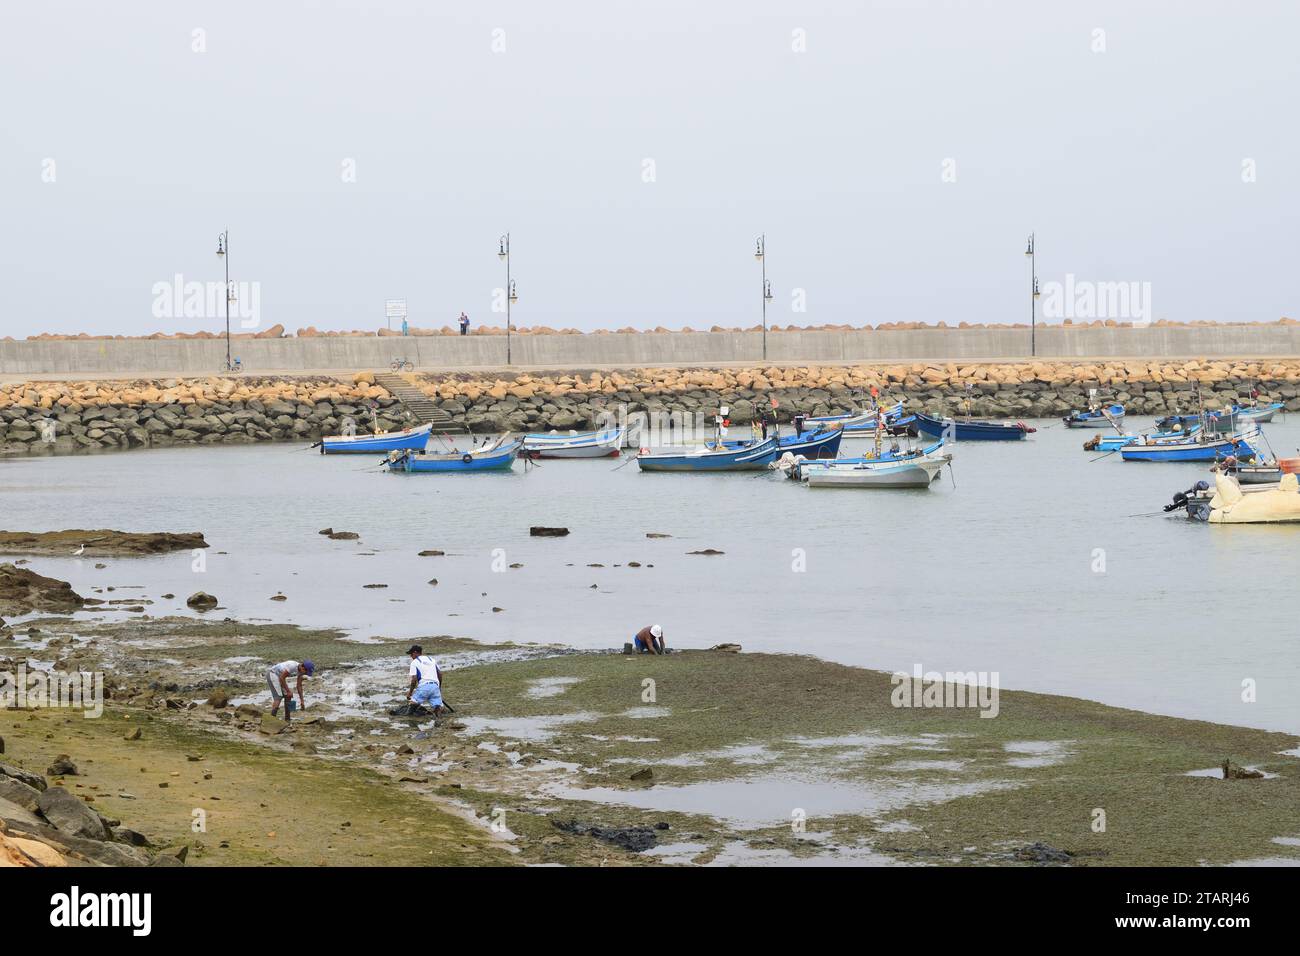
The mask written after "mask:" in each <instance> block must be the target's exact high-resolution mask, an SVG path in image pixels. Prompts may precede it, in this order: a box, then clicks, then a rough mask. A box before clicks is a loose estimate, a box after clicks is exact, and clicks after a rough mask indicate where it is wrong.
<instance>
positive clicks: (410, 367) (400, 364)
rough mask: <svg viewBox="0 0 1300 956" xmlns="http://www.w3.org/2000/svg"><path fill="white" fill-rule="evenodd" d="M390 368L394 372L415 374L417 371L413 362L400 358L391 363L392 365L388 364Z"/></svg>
mask: <svg viewBox="0 0 1300 956" xmlns="http://www.w3.org/2000/svg"><path fill="white" fill-rule="evenodd" d="M388 367H389V368H391V369H392V370H393V371H394V372H414V371H415V363H414V362H412V361H411V360H410V359H407V358H399V359H395V360H393V361H392V362H390V363H389V364H388Z"/></svg>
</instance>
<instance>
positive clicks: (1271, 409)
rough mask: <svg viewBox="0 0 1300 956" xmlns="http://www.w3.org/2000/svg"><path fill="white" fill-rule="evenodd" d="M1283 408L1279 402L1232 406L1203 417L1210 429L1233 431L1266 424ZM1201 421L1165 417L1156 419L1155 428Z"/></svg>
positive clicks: (1183, 417)
mask: <svg viewBox="0 0 1300 956" xmlns="http://www.w3.org/2000/svg"><path fill="white" fill-rule="evenodd" d="M1282 408H1283V404H1282V403H1281V402H1269V403H1267V404H1265V405H1233V406H1232V407H1231V408H1226V409H1220V410H1219V411H1216V412H1206V413H1205V417H1206V418H1207V419H1209V421H1210V423H1211V427H1213V428H1217V429H1218V430H1219V431H1235V430H1236V428H1237V426H1238V425H1239V424H1242V423H1245V422H1254V423H1255V424H1266V423H1268V422H1271V421H1272V420H1273V416H1274V415H1276V414H1277V413H1278V412H1279V411H1281V410H1282ZM1200 420H1201V416H1200V415H1199V414H1196V415H1166V416H1165V417H1164V418H1158V419H1156V427H1157V428H1162V429H1169V428H1172V427H1173V426H1174V425H1175V424H1179V423H1181V424H1183V425H1191V424H1194V423H1197V422H1199V421H1200Z"/></svg>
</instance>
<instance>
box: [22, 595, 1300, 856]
mask: <svg viewBox="0 0 1300 956" xmlns="http://www.w3.org/2000/svg"><path fill="white" fill-rule="evenodd" d="M83 616H84V612H83V614H77V615H68V616H56V615H53V614H49V613H45V614H41V615H37V616H31V617H28V618H26V619H24V620H23V621H21V622H16V623H13V625H12V627H11V629H10V631H9V636H8V639H4V638H0V671H12V670H13V669H14V668H17V667H19V666H22V667H24V668H30V669H39V668H46V669H48V668H51V667H52V668H54V669H55V670H58V671H64V672H75V671H98V672H102V673H103V674H104V677H105V688H106V694H107V696H108V700H107V701H106V703H105V707H104V713H103V716H102V717H100V718H98V719H85V718H83V717H82V716H80V715H79V714H77V713H76V712H75V711H66V710H58V709H51V708H45V709H28V710H14V709H10V710H6V711H4V713H3V735H4V737H5V738H7V740H6V745H7V747H8V751H7V754H6V755H5V756H4V757H3V758H0V759H4V760H5V761H8V762H9V763H10V764H11V765H14V766H19V767H27V768H29V769H30V768H37V767H41V768H43V767H45V766H46V764H47V763H49V762H50V761H51V760H53V759H54V758H55V757H57V756H59V755H69V756H70V759H72V760H74V761H76V762H77V764H78V765H79V767H80V776H79V777H76V778H68V779H69V780H72V781H73V783H72V785H73V786H74V787H76V788H77V789H76V792H77V793H78V794H79V795H82V796H83V797H86V798H89V799H90V800H91V801H93V805H94V806H96V807H97V808H98V809H99V811H100V812H102V813H104V814H107V815H114V816H119V815H120V816H122V817H123V818H126V819H129V820H131V821H132V826H133V827H134V828H136V829H137V830H140V831H141V832H143V833H144V834H145V835H146V836H147V837H148V838H149V839H150V841H151V842H152V843H153V844H154V845H158V846H168V847H172V846H177V845H184V846H188V847H189V853H188V863H189V864H190V865H204V864H208V865H221V864H237V863H298V864H317V863H331V864H343V863H391V864H413V865H418V864H435V863H436V864H458V863H464V864H493V865H508V864H557V863H558V864H602V865H665V864H669V865H671V864H678V865H705V864H714V865H720V864H730V863H791V862H794V863H800V862H802V863H810V864H836V863H841V864H853V863H870V864H881V865H889V864H911V865H926V864H930V865H933V864H1007V865H1062V866H1083V865H1087V866H1096V865H1134V864H1139V863H1141V864H1148V865H1149V864H1157V865H1197V864H1224V863H1233V862H1252V861H1262V860H1286V861H1296V860H1297V859H1300V852H1298V851H1297V846H1300V824H1298V823H1297V821H1298V820H1300V786H1298V784H1297V780H1300V748H1298V747H1297V744H1298V743H1300V741H1297V740H1296V739H1295V738H1294V737H1293V736H1290V735H1287V734H1279V733H1270V732H1266V731H1260V730H1250V729H1242V728H1236V727H1228V726H1222V725H1216V724H1210V723H1204V722H1197V721H1189V720H1181V719H1175V718H1168V717H1159V716H1154V715H1150V714H1144V713H1140V712H1137V711H1130V710H1122V709H1117V708H1113V707H1107V706H1103V705H1101V704H1097V703H1093V702H1090V701H1085V700H1076V699H1071V698H1065V697H1055V696H1047V695H1041V694H1030V693H1021V692H1015V691H1006V690H1001V691H998V692H996V693H995V694H992V688H987V687H986V688H983V689H982V690H980V691H977V690H975V689H973V688H969V687H965V686H958V685H955V684H952V683H944V682H940V683H937V684H936V683H933V682H931V683H929V684H927V683H926V679H925V678H923V679H922V680H920V681H918V680H916V679H914V678H913V677H912V676H911V675H908V676H906V677H901V676H895V675H890V674H885V673H880V672H875V671H868V670H863V669H859V668H853V667H846V666H841V665H837V664H831V663H827V662H825V661H822V660H818V659H816V658H812V657H805V656H795V655H781V654H752V653H744V652H737V650H736V648H735V646H734V645H731V646H730V647H729V648H721V649H715V650H703V649H701V650H689V649H688V650H680V651H675V652H674V653H671V654H669V655H666V656H649V655H639V656H633V655H625V654H622V653H619V652H617V651H613V650H611V651H609V652H582V653H577V652H573V651H571V650H568V649H566V648H563V647H558V646H540V645H512V644H504V645H484V644H478V643H475V642H473V641H468V640H465V639H460V638H454V637H448V636H441V637H439V636H431V637H428V638H425V639H423V641H422V643H423V644H424V647H425V651H426V652H427V653H432V654H434V655H435V656H436V657H437V658H438V660H439V663H440V664H441V666H442V668H443V671H444V676H445V698H446V701H447V702H448V703H449V704H450V705H451V706H452V707H453V708H454V711H453V712H450V713H446V714H444V715H442V716H441V717H440V718H438V719H434V718H432V717H430V716H424V717H399V716H394V715H392V714H391V713H390V711H393V710H396V709H398V707H399V705H400V704H402V703H403V701H404V696H405V688H406V673H407V671H406V668H407V664H408V661H407V659H406V657H405V656H404V652H405V650H406V646H407V644H408V643H409V642H408V641H405V640H403V641H398V640H394V639H389V638H385V637H383V636H382V635H376V636H372V637H369V638H365V639H357V638H356V637H354V636H349V635H345V634H343V633H342V632H337V631H332V630H309V629H303V628H298V627H294V626H290V625H281V624H250V623H244V622H240V621H235V620H230V619H226V620H201V619H200V620H195V619H193V618H167V617H164V618H136V619H133V620H130V621H122V622H107V621H104V620H94V619H92V620H82V619H81V618H82V617H83ZM307 658H310V659H312V660H313V661H314V662H315V664H316V674H315V677H314V678H313V679H312V680H310V681H309V682H308V683H307V690H306V703H307V707H306V709H305V710H303V711H302V712H299V713H297V714H295V715H294V719H293V721H292V722H290V723H287V724H286V723H285V722H284V721H282V720H278V719H273V718H271V717H270V716H269V714H268V713H267V712H268V711H269V693H268V691H267V689H266V684H265V679H264V673H265V670H266V668H267V666H268V665H269V664H271V663H274V662H277V661H281V660H285V659H296V660H303V659H307ZM990 694H992V696H990ZM981 715H984V716H981ZM64 784H65V785H67V781H66V780H65V781H64ZM198 811H202V813H201V814H200V813H198ZM200 819H201V820H202V821H203V826H202V828H199V829H196V821H198V820H200Z"/></svg>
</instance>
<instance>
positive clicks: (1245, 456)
mask: <svg viewBox="0 0 1300 956" xmlns="http://www.w3.org/2000/svg"><path fill="white" fill-rule="evenodd" d="M1119 454H1120V457H1121V458H1123V459H1124V460H1125V461H1214V460H1215V459H1217V458H1226V457H1227V456H1228V455H1236V456H1237V457H1238V458H1240V459H1242V460H1249V459H1253V458H1254V457H1255V449H1253V448H1251V447H1250V445H1249V444H1247V443H1246V442H1245V441H1244V440H1242V439H1224V440H1223V441H1211V442H1182V443H1178V444H1159V445H1125V446H1124V447H1123V448H1121V449H1120V450H1119Z"/></svg>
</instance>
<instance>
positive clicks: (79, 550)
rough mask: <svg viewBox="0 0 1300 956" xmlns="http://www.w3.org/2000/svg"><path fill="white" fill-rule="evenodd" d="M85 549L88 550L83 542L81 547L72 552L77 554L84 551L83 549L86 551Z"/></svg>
mask: <svg viewBox="0 0 1300 956" xmlns="http://www.w3.org/2000/svg"><path fill="white" fill-rule="evenodd" d="M85 550H86V546H85V545H84V544H83V545H82V546H81V547H79V548H78V549H77V550H76V551H73V552H72V553H73V555H74V556H75V555H78V554H81V552H83V551H85Z"/></svg>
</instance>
